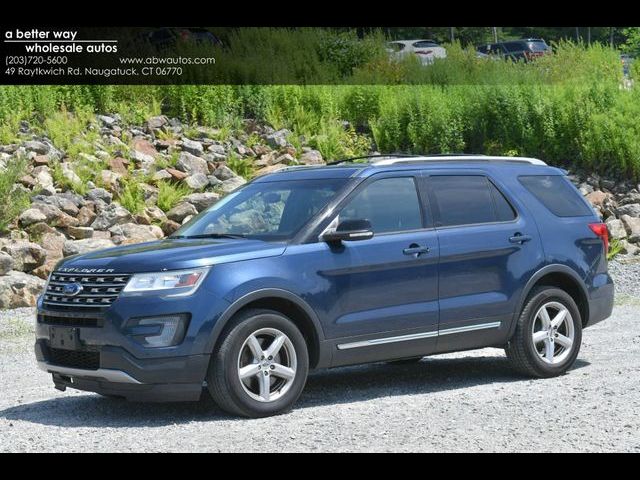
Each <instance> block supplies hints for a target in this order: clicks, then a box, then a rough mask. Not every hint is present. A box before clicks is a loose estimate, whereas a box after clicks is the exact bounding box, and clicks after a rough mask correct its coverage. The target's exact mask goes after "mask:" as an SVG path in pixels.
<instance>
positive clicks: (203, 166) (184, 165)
mask: <svg viewBox="0 0 640 480" xmlns="http://www.w3.org/2000/svg"><path fill="white" fill-rule="evenodd" d="M176 168H177V169H178V170H182V171H183V172H186V173H187V174H188V175H194V174H196V173H201V174H203V175H207V174H208V173H209V168H208V167H207V161H206V160H204V159H202V158H200V157H196V156H195V155H192V154H191V153H189V152H182V153H181V154H180V157H179V158H178V162H177V163H176ZM167 170H169V169H167ZM169 173H171V172H169Z"/></svg>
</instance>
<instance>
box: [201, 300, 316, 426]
mask: <svg viewBox="0 0 640 480" xmlns="http://www.w3.org/2000/svg"><path fill="white" fill-rule="evenodd" d="M282 336H284V337H285V338H284V339H282ZM276 339H278V340H279V342H276ZM276 343H281V345H280V347H279V349H277V350H276V353H275V354H273V355H272V357H273V358H271V359H270V358H269V356H267V354H268V353H269V348H270V347H275V346H276ZM257 352H260V353H257ZM262 354H264V355H262ZM262 356H264V359H259V358H258V357H262ZM241 368H243V369H244V370H241ZM243 372H246V375H245V376H244V379H243V380H241V378H240V375H241V374H243V375H244V373H243ZM308 373H309V355H308V351H307V344H306V342H305V340H304V337H303V336H302V333H300V330H298V328H297V327H296V326H295V324H294V323H293V322H292V321H291V320H290V319H289V318H287V317H286V316H284V315H282V314H281V313H279V312H276V311H273V310H267V309H250V310H245V311H242V312H240V313H239V314H237V316H236V317H234V318H233V319H232V320H231V324H230V325H229V326H228V327H227V328H226V329H225V332H224V333H223V334H222V336H221V339H220V340H219V341H218V344H217V345H216V348H215V349H214V351H213V354H212V355H211V363H210V365H209V370H208V372H207V385H208V390H209V393H210V394H211V397H212V398H213V400H214V401H215V402H216V403H217V404H218V406H219V407H220V408H221V409H222V410H224V411H226V412H228V413H231V414H233V415H240V416H243V417H251V418H258V417H267V416H271V415H279V414H281V413H284V412H287V411H289V410H290V409H291V408H292V407H293V404H294V403H295V402H296V400H298V397H299V396H300V394H301V393H302V390H303V388H304V385H305V383H306V381H307V375H308ZM267 379H268V380H267Z"/></svg>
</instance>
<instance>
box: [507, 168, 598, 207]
mask: <svg viewBox="0 0 640 480" xmlns="http://www.w3.org/2000/svg"><path fill="white" fill-rule="evenodd" d="M518 180H520V183H521V184H522V185H523V186H524V187H525V188H526V189H527V190H529V192H531V194H532V195H533V196H534V197H536V198H537V199H538V200H539V201H540V203H542V204H543V205H544V206H545V207H547V209H548V210H549V211H551V213H553V214H554V215H556V216H558V217H586V216H591V215H593V212H592V211H591V208H589V206H588V205H587V204H586V202H585V201H584V200H583V199H582V197H581V196H580V193H578V191H577V190H576V189H575V188H574V187H573V186H572V185H571V184H570V183H569V180H567V179H566V178H565V177H563V176H561V175H525V176H521V177H518Z"/></svg>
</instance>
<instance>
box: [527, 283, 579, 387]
mask: <svg viewBox="0 0 640 480" xmlns="http://www.w3.org/2000/svg"><path fill="white" fill-rule="evenodd" d="M549 302H558V303H560V304H562V305H564V306H565V307H566V308H567V309H568V310H569V313H570V314H571V318H572V320H573V328H574V339H573V346H572V351H571V354H570V355H569V356H568V357H567V358H566V359H565V360H564V361H562V362H561V363H558V364H557V365H550V364H548V363H546V362H544V361H543V360H542V359H541V358H540V356H539V355H538V352H537V350H536V349H535V346H534V344H533V338H532V335H531V328H532V325H533V322H534V320H535V316H536V313H537V312H538V310H539V309H540V307H542V306H543V305H544V304H545V303H549ZM522 320H523V322H522V324H521V328H522V329H523V332H522V333H523V335H522V337H521V338H523V340H524V345H523V347H524V349H525V352H526V355H527V356H528V357H529V359H530V361H531V362H532V363H533V364H534V365H535V368H536V370H538V371H539V372H540V374H541V375H542V376H545V377H546V376H555V375H561V374H562V373H564V372H565V371H566V370H567V369H568V368H569V367H571V365H573V362H575V360H576V358H577V356H578V353H579V352H580V345H581V343H582V319H581V315H580V310H579V309H578V306H577V305H576V303H575V301H574V300H573V299H572V298H571V296H569V294H567V293H566V292H564V291H563V290H560V289H557V288H544V289H541V290H540V291H539V292H537V293H536V294H535V295H534V296H533V297H532V298H531V300H530V301H529V302H528V304H527V311H526V318H523V319H522Z"/></svg>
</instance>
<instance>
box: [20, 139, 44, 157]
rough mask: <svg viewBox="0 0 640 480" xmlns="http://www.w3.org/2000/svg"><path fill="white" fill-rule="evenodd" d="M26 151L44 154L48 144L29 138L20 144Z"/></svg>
mask: <svg viewBox="0 0 640 480" xmlns="http://www.w3.org/2000/svg"><path fill="white" fill-rule="evenodd" d="M22 146H23V147H24V149H25V150H26V151H27V152H34V153H36V154H37V155H46V154H47V153H48V152H49V146H48V145H47V144H46V143H43V142H38V141H36V140H30V141H28V142H24V144H23V145H22Z"/></svg>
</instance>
